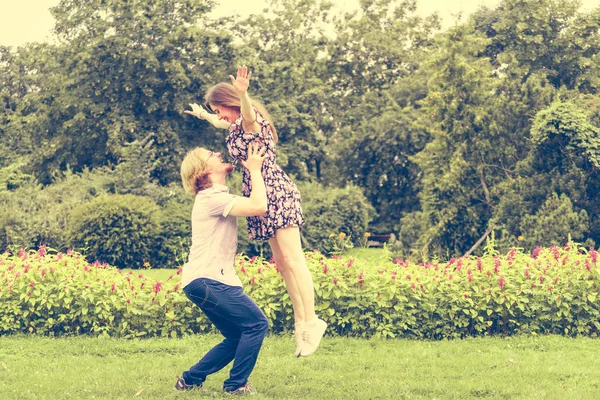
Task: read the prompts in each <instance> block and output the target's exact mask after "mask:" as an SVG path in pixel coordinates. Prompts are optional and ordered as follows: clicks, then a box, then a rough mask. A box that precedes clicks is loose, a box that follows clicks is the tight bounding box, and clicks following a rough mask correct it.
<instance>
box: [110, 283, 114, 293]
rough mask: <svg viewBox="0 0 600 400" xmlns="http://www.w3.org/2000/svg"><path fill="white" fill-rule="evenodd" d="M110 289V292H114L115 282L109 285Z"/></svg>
mask: <svg viewBox="0 0 600 400" xmlns="http://www.w3.org/2000/svg"><path fill="white" fill-rule="evenodd" d="M110 291H111V292H114V291H115V284H114V283H113V284H111V285H110Z"/></svg>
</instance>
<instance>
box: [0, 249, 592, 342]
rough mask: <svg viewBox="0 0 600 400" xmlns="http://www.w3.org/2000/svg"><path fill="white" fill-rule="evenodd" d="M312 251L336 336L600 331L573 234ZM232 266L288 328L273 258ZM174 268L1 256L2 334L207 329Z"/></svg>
mask: <svg viewBox="0 0 600 400" xmlns="http://www.w3.org/2000/svg"><path fill="white" fill-rule="evenodd" d="M307 261H308V265H309V268H310V269H311V272H312V274H313V277H314V281H315V289H316V309H317V313H318V314H319V315H320V316H321V317H322V318H323V319H325V320H326V321H327V323H328V324H329V328H328V332H329V333H331V334H336V335H344V336H358V337H372V336H376V337H384V338H388V337H407V338H426V339H446V338H463V337H468V336H482V335H513V334H523V333H527V334H531V333H535V334H538V333H539V334H560V335H566V336H592V337H597V336H598V334H599V333H600V322H599V318H600V307H599V306H598V302H597V299H598V296H599V291H600V286H599V283H598V282H599V280H600V270H599V269H598V268H599V266H598V252H596V251H595V250H594V249H589V251H588V250H585V249H584V248H582V247H580V246H579V245H577V244H576V243H573V242H570V243H567V244H566V245H565V246H564V247H557V246H552V247H550V248H536V249H535V250H534V251H533V252H532V253H531V254H526V253H523V252H522V251H521V250H518V249H512V250H511V251H510V252H509V253H508V254H506V255H500V254H498V252H497V251H496V250H495V248H494V243H493V241H488V244H487V246H486V255H485V256H484V257H468V258H459V259H454V258H453V259H451V260H450V261H449V262H448V263H439V262H436V261H430V262H427V263H425V264H423V263H421V264H414V263H408V262H406V261H402V260H399V259H397V260H394V263H391V262H377V263H372V264H371V263H369V262H366V261H357V260H354V259H347V258H342V257H337V256H336V257H333V258H330V259H328V258H326V257H325V256H323V255H322V254H320V253H318V252H312V253H307ZM236 266H237V268H238V270H239V275H240V277H241V279H242V281H243V283H244V285H245V289H246V291H247V292H248V294H249V296H250V297H252V298H253V299H254V300H255V301H256V302H257V304H258V305H259V306H260V307H261V309H262V310H263V311H264V313H265V315H266V316H267V318H269V320H270V323H271V326H272V331H273V332H281V331H289V330H291V329H292V328H293V316H292V308H291V302H290V300H289V297H288V296H287V293H286V289H285V285H284V284H283V282H282V279H281V276H280V275H279V273H278V272H277V269H276V266H275V265H274V264H271V263H268V262H266V261H264V260H263V259H260V258H256V257H254V258H252V259H248V258H247V257H239V258H238V259H237V260H236ZM177 274H179V271H178V272H177ZM175 276H176V274H175V273H174V274H173V275H172V277H170V278H169V279H168V281H167V282H161V281H151V280H148V279H147V278H145V277H144V276H143V275H140V276H139V277H137V278H136V275H135V274H134V273H133V272H129V273H123V272H122V271H119V270H116V269H114V268H111V267H107V266H106V265H101V264H100V263H97V262H96V263H94V264H89V263H87V262H86V261H85V260H84V259H83V258H82V257H80V256H79V255H77V254H73V253H69V254H67V255H63V254H57V255H48V254H46V250H45V249H44V248H41V249H40V250H39V251H38V252H30V253H26V252H24V251H22V252H20V253H19V254H16V255H8V254H4V255H3V256H2V257H1V258H0V279H1V280H2V282H3V283H2V286H1V287H0V288H1V291H0V299H1V300H2V301H0V334H10V333H18V332H23V333H36V334H44V335H57V336H58V335H65V334H66V335H70V334H91V335H101V334H106V335H110V336H123V337H145V336H166V335H170V336H179V335H181V334H184V333H191V332H197V331H206V330H208V324H207V321H206V319H205V318H204V317H203V316H202V315H201V313H200V312H199V310H198V309H197V308H196V307H193V305H192V304H191V303H190V302H189V301H187V300H186V299H185V297H184V295H183V294H182V293H181V288H180V286H179V285H178V284H175V282H174V281H173V279H174V278H175Z"/></svg>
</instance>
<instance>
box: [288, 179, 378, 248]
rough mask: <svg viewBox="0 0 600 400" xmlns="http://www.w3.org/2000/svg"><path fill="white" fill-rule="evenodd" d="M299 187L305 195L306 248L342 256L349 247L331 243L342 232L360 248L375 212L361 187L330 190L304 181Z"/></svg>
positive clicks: (304, 238) (350, 186)
mask: <svg viewBox="0 0 600 400" xmlns="http://www.w3.org/2000/svg"><path fill="white" fill-rule="evenodd" d="M298 188H299V189H300V193H302V209H303V213H304V219H305V225H304V226H303V227H302V237H303V240H304V243H303V244H304V247H305V248H308V249H319V250H320V251H322V252H324V253H325V254H332V253H339V252H341V251H343V250H344V249H345V248H347V247H348V246H346V245H344V246H340V245H339V243H336V242H337V241H336V240H331V235H332V234H333V235H334V239H335V237H337V236H338V235H339V233H344V234H345V235H346V236H347V238H348V240H351V241H352V244H353V245H355V246H358V245H360V240H361V238H362V237H363V235H364V233H365V232H366V231H367V226H368V224H369V222H370V220H371V219H372V218H373V214H374V210H373V207H372V206H371V205H370V204H369V203H368V201H367V199H366V198H365V196H364V194H363V193H362V190H361V189H360V188H359V187H357V186H352V185H349V186H347V187H345V188H328V187H324V186H322V185H320V184H318V183H308V182H302V183H301V184H299V185H298Z"/></svg>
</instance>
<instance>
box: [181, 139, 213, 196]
mask: <svg viewBox="0 0 600 400" xmlns="http://www.w3.org/2000/svg"><path fill="white" fill-rule="evenodd" d="M201 150H205V149H203V148H202V147H196V148H195V149H193V150H190V151H188V152H187V154H186V155H185V158H184V159H183V162H182V163H181V169H180V174H181V183H182V184H183V188H184V189H185V191H186V192H188V193H191V194H196V193H198V192H199V191H201V190H204V189H208V188H209V187H211V186H212V181H211V179H210V171H209V169H208V165H207V164H206V160H203V159H202V153H201Z"/></svg>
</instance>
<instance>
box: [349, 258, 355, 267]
mask: <svg viewBox="0 0 600 400" xmlns="http://www.w3.org/2000/svg"><path fill="white" fill-rule="evenodd" d="M353 265H354V258H351V259H350V260H348V268H350V267H352V266H353Z"/></svg>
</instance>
